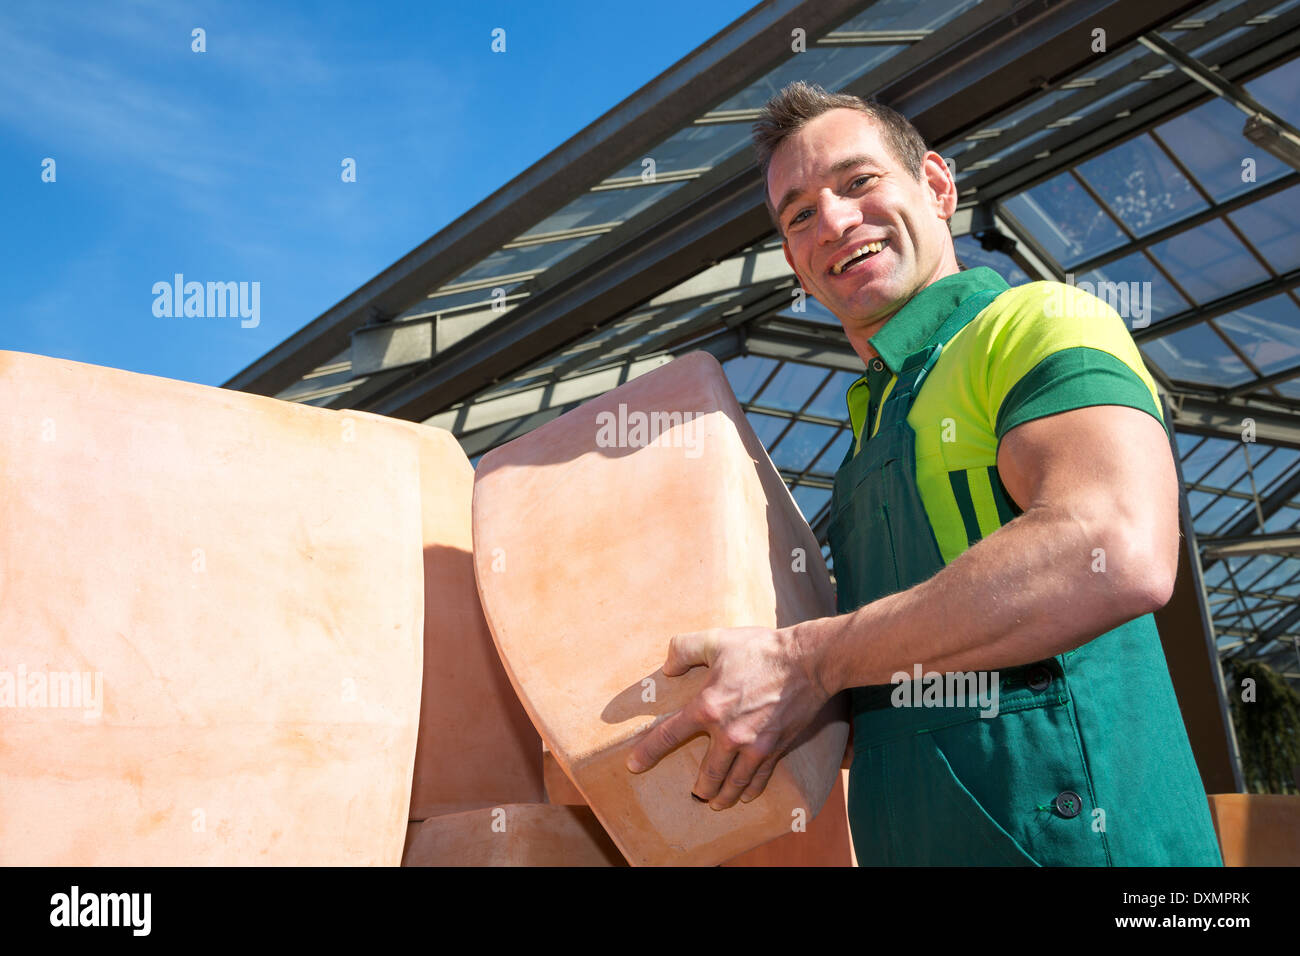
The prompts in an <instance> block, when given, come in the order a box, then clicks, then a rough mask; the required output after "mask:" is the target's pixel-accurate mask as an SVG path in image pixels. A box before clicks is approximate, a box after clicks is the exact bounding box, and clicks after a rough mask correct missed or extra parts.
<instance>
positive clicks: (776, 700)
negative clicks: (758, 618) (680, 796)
mask: <svg viewBox="0 0 1300 956" xmlns="http://www.w3.org/2000/svg"><path fill="white" fill-rule="evenodd" d="M700 664H703V665H705V666H706V667H708V668H709V670H710V672H711V673H710V676H709V682H708V683H707V684H705V686H704V687H703V688H701V690H700V692H699V693H698V694H696V695H695V697H694V698H693V699H692V700H691V701H690V703H688V704H687V705H686V706H685V707H683V708H682V709H681V710H679V711H678V712H677V713H675V714H673V715H672V716H671V717H669V718H668V719H667V720H664V721H663V722H662V723H660V724H659V725H658V726H656V727H655V728H654V729H653V730H650V731H649V732H647V733H646V735H645V736H644V737H643V738H642V740H641V741H640V743H638V744H637V746H636V748H635V749H634V750H633V751H632V754H631V756H630V757H629V758H628V762H627V768H628V770H630V771H632V772H633V773H641V772H643V771H645V770H649V769H650V768H651V767H653V766H654V765H655V764H657V763H658V762H659V761H660V760H662V759H663V758H664V757H666V756H667V755H668V754H669V753H671V752H672V751H674V750H676V749H677V748H678V747H679V746H681V745H682V744H684V743H685V742H686V741H688V740H690V739H691V738H692V737H696V736H698V735H699V734H701V733H707V734H708V735H709V740H710V744H709V752H708V754H707V755H706V756H705V758H704V762H703V763H702V764H701V765H700V775H699V777H698V779H697V780H696V781H695V788H694V790H693V791H692V792H693V793H694V795H695V796H696V797H697V798H703V799H704V800H708V801H709V802H710V806H711V807H713V809H715V810H723V809H726V808H727V807H731V806H734V805H735V803H736V801H737V800H741V801H742V802H744V803H748V802H749V801H751V800H753V799H754V798H755V797H757V796H758V795H759V794H761V793H762V792H763V789H764V788H765V787H766V786H767V782H768V780H769V779H771V776H772V771H773V769H774V768H775V767H776V764H777V761H778V760H780V759H781V757H782V756H784V754H785V752H786V751H787V750H789V749H790V747H791V746H792V745H793V744H794V741H795V739H796V738H797V737H798V736H799V734H800V733H801V732H802V731H803V729H804V728H805V727H807V726H808V725H809V724H810V723H812V721H813V718H815V717H816V716H817V714H818V713H819V712H820V711H821V709H822V707H823V706H824V705H825V704H826V700H827V694H826V693H825V692H824V691H823V690H822V688H821V687H820V685H818V684H817V683H816V682H815V681H814V680H813V679H812V677H811V672H812V669H811V668H810V667H809V666H807V664H806V662H804V661H803V660H802V659H801V656H800V654H799V650H798V647H797V646H796V642H795V640H794V639H793V636H792V633H791V631H790V630H789V629H782V630H771V629H769V628H765V627H732V628H718V629H714V630H709V631H695V632H693V633H690V634H679V635H677V636H676V637H674V638H673V639H672V642H671V643H670V644H669V646H668V660H667V662H666V663H665V664H664V674H665V675H667V676H668V677H679V676H681V675H682V674H685V673H686V672H687V671H689V670H690V669H691V668H692V667H696V666H698V665H700Z"/></svg>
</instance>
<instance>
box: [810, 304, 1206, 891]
mask: <svg viewBox="0 0 1300 956" xmlns="http://www.w3.org/2000/svg"><path fill="white" fill-rule="evenodd" d="M997 294H998V291H997V290H986V291H984V292H980V293H977V294H975V295H973V296H971V297H970V298H968V299H966V300H965V301H964V302H962V304H961V305H960V306H959V307H958V308H957V309H956V310H955V311H954V312H953V313H952V314H951V315H950V316H949V317H948V319H947V320H946V321H945V322H944V323H943V325H942V326H941V327H940V328H939V329H938V331H937V332H935V334H934V335H933V336H932V337H931V339H930V341H929V342H928V343H927V344H926V345H925V346H924V347H923V348H921V349H920V350H919V351H917V352H915V353H913V354H912V355H911V356H910V357H908V359H907V360H906V361H905V362H904V363H903V366H902V368H900V369H899V370H898V375H897V381H896V382H895V384H894V388H893V391H892V392H890V394H889V396H888V398H887V399H886V400H885V401H884V403H883V407H882V408H881V410H880V415H879V420H880V425H879V428H878V430H877V431H876V433H875V434H874V435H872V436H871V437H870V438H869V439H866V440H864V441H863V442H862V446H861V449H860V450H859V451H858V453H857V454H856V455H855V454H854V448H853V443H852V442H850V447H849V451H848V454H847V455H846V456H845V460H844V462H843V464H841V466H840V468H839V470H838V471H837V473H836V475H835V485H834V491H833V493H832V500H831V521H830V525H829V538H830V547H831V554H832V558H833V561H834V569H835V576H836V581H837V587H838V598H837V600H838V610H839V613H841V614H845V613H848V612H850V611H853V610H856V609H857V608H859V607H861V606H862V605H864V604H868V603H870V602H872V601H875V600H877V599H878V598H881V597H884V596H886V595H888V594H893V593H895V592H897V591H902V590H906V589H907V588H910V587H912V586H914V585H916V584H919V583H920V582H922V581H924V580H926V579H928V578H930V577H932V576H934V575H935V574H937V573H938V572H939V571H940V570H941V569H942V568H943V567H944V560H943V557H942V554H941V553H940V550H939V545H938V542H937V540H936V539H935V536H934V531H933V529H932V528H931V525H930V521H929V518H928V516H927V514H926V511H925V507H924V505H923V503H922V501H921V496H920V492H919V491H918V489H917V484H916V452H915V435H914V433H913V431H912V428H911V426H909V425H908V423H907V415H908V413H909V412H910V411H911V408H912V404H913V402H914V401H915V397H916V395H917V393H918V392H919V391H920V389H921V387H922V385H923V384H924V381H925V377H926V375H927V374H929V372H930V370H931V369H933V368H934V365H935V363H936V362H937V361H938V359H939V355H940V354H941V352H942V349H943V346H944V345H945V344H946V343H947V342H948V341H949V340H950V339H951V338H952V337H953V336H954V335H956V334H957V332H959V331H960V330H961V329H962V328H963V327H964V326H965V325H966V323H968V322H969V321H970V320H971V319H973V318H974V317H975V316H976V315H977V314H978V313H979V312H980V311H981V310H983V309H984V307H985V306H987V305H988V304H989V303H990V302H991V301H992V300H993V299H994V298H996V296H997ZM870 426H871V422H870V421H867V422H866V423H864V425H863V430H864V432H866V433H868V434H869V433H870ZM976 678H977V679H980V678H983V679H985V680H989V681H992V682H993V683H990V684H987V685H981V686H986V687H987V688H988V689H989V690H990V691H993V688H994V687H995V686H996V694H997V716H995V717H988V716H981V711H982V710H984V712H986V713H987V712H988V711H987V710H986V709H984V708H982V707H981V705H980V702H979V701H977V700H969V699H968V700H967V701H965V706H951V704H955V703H956V701H950V702H948V703H949V704H950V705H949V706H937V707H918V706H907V707H905V706H893V705H892V702H891V698H892V697H894V696H895V692H896V691H901V689H900V688H898V687H897V686H896V685H882V686H876V687H859V688H854V689H853V691H852V713H853V738H854V754H853V765H852V769H851V770H850V775H849V822H850V827H851V829H852V833H853V841H854V849H855V851H856V853H857V857H858V862H859V863H860V864H861V865H863V866H872V865H985V866H990V865H1015V866H1053V865H1067V866H1068V865H1073V866H1120V865H1123V866H1134V865H1136V866H1161V865H1179V866H1221V865H1222V860H1221V858H1220V855H1219V849H1218V841H1217V839H1216V837H1215V834H1214V829H1213V823H1212V822H1211V819H1210V814H1209V805H1208V801H1207V800H1206V797H1205V791H1204V789H1203V786H1202V783H1201V778H1200V774H1199V772H1198V771H1197V768H1196V764H1195V760H1194V758H1193V756H1192V753H1191V747H1190V745H1189V744H1188V741H1187V734H1186V731H1185V729H1184V727H1183V723H1182V717H1181V714H1180V713H1179V710H1178V703H1177V699H1176V697H1175V696H1174V692H1173V686H1172V683H1171V682H1170V679H1169V673H1168V668H1167V666H1166V664H1165V659H1164V652H1163V650H1162V649H1161V646H1160V639H1159V635H1158V633H1157V632H1156V629H1155V622H1154V619H1153V618H1152V617H1151V615H1149V614H1148V615H1144V616H1143V617H1141V618H1137V619H1135V620H1133V621H1130V622H1128V623H1127V624H1124V625H1122V626H1121V627H1118V628H1116V629H1115V630H1113V631H1109V632H1107V633H1106V634H1103V635H1101V636H1100V637H1098V638H1096V639H1094V640H1092V641H1090V642H1088V643H1087V644H1085V645H1083V647H1080V648H1078V649H1076V650H1074V651H1070V652H1069V653H1067V654H1064V655H1061V656H1058V657H1055V658H1052V659H1049V660H1044V661H1040V662H1037V663H1035V664H1030V665H1025V666H1023V667H1017V668H1011V669H1008V670H1003V671H1001V672H986V673H985V674H982V675H976ZM916 697H917V698H919V697H920V692H919V691H917V693H916ZM909 699H911V695H909Z"/></svg>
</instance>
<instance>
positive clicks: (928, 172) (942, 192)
mask: <svg viewBox="0 0 1300 956" xmlns="http://www.w3.org/2000/svg"><path fill="white" fill-rule="evenodd" d="M921 175H922V176H923V177H924V178H925V181H926V185H928V186H929V187H930V191H931V192H932V193H933V194H934V199H935V204H936V207H935V208H936V211H937V212H938V213H939V218H940V219H951V218H952V214H953V213H954V212H956V211H957V183H956V181H955V180H954V179H953V175H952V170H951V169H949V168H948V164H947V163H945V162H944V161H943V157H942V156H940V155H939V154H938V153H936V152H935V151H934V150H931V151H930V152H928V153H926V154H925V162H924V163H922V165H921Z"/></svg>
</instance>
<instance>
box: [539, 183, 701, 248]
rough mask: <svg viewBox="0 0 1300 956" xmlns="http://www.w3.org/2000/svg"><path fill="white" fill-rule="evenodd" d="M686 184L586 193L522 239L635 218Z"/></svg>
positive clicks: (544, 220) (542, 222) (629, 187)
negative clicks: (643, 210) (652, 204)
mask: <svg viewBox="0 0 1300 956" xmlns="http://www.w3.org/2000/svg"><path fill="white" fill-rule="evenodd" d="M682 185H685V184H684V183H683V182H680V181H679V182H675V183H656V184H655V185H649V186H628V187H625V188H623V189H601V190H598V191H597V192H586V193H583V194H582V195H581V196H579V197H578V198H577V199H575V200H573V202H571V203H569V204H568V205H567V206H565V207H564V208H563V209H561V210H560V211H559V212H557V213H555V214H554V215H551V216H548V217H547V218H546V219H543V220H542V221H541V222H539V223H538V224H537V225H536V226H534V227H533V228H532V229H529V230H528V231H527V232H526V233H524V234H523V235H522V236H520V237H519V238H521V239H523V238H527V237H529V236H535V235H540V234H542V233H547V232H559V231H560V230H563V229H576V228H578V227H579V226H590V225H596V224H598V223H606V222H622V221H624V220H626V219H631V218H632V217H633V216H635V215H636V214H637V213H638V212H640V211H641V210H642V209H645V208H646V207H647V206H649V205H650V204H651V203H655V202H658V201H659V200H660V199H662V198H663V197H664V196H666V195H668V194H669V193H670V192H672V191H673V190H674V189H676V188H677V187H679V186H682Z"/></svg>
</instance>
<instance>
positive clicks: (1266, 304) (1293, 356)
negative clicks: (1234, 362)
mask: <svg viewBox="0 0 1300 956" xmlns="http://www.w3.org/2000/svg"><path fill="white" fill-rule="evenodd" d="M1214 322H1215V324H1216V325H1217V326H1218V327H1219V329H1220V331H1222V332H1225V333H1227V336H1228V338H1230V339H1231V340H1232V341H1233V344H1235V345H1236V346H1237V348H1239V349H1241V351H1242V354H1243V355H1245V356H1246V358H1248V359H1250V361H1251V362H1253V363H1254V364H1255V367H1256V368H1258V369H1259V370H1260V372H1261V373H1263V374H1264V375H1271V374H1273V373H1274V372H1280V371H1281V370H1282V369H1287V368H1296V367H1297V366H1300V309H1297V308H1296V305H1295V303H1294V302H1292V301H1291V298H1290V296H1287V295H1275V296H1273V297H1272V298H1271V299H1265V300H1264V301H1263V302H1256V303H1255V304H1254V305H1250V306H1247V307H1245V308H1243V309H1238V310H1237V311H1235V312H1229V313H1228V314H1227V315H1221V316H1219V317H1218V318H1217V319H1215V320H1214Z"/></svg>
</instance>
